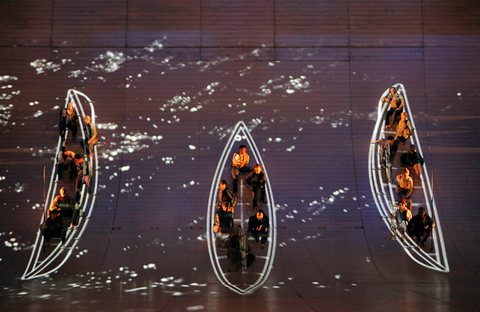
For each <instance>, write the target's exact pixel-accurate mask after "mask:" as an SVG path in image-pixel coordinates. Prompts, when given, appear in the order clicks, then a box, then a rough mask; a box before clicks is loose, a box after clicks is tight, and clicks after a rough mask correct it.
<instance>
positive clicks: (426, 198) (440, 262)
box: [368, 83, 450, 272]
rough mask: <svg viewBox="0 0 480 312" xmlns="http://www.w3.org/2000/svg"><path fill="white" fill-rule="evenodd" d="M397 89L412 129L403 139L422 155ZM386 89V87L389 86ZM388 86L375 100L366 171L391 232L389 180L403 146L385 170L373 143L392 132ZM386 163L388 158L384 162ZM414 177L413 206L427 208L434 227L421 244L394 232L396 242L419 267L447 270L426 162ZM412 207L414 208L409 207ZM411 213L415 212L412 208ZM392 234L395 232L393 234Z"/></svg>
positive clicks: (399, 168)
mask: <svg viewBox="0 0 480 312" xmlns="http://www.w3.org/2000/svg"><path fill="white" fill-rule="evenodd" d="M393 87H395V88H396V89H397V92H399V93H400V94H401V95H403V98H404V100H405V104H404V107H403V110H404V111H405V112H407V114H408V120H409V122H410V125H411V126H412V127H413V129H414V131H413V133H412V134H411V135H410V137H409V138H408V139H407V142H408V143H410V144H414V145H415V146H416V148H417V153H419V154H420V155H421V156H422V157H423V152H422V146H421V143H420V140H419V138H418V134H417V131H416V128H415V123H414V120H413V114H412V112H411V108H410V104H409V102H408V97H407V92H406V90H405V87H404V86H403V85H402V84H400V83H397V84H395V85H393ZM389 89H390V88H389ZM389 89H387V90H386V91H385V92H384V93H383V94H382V96H381V97H380V100H379V102H378V119H377V122H376V124H375V128H374V130H373V134H372V138H371V142H370V143H371V144H370V150H369V155H368V172H369V180H370V188H371V190H372V195H373V198H374V200H375V204H376V206H377V209H378V212H379V213H380V216H381V218H382V220H383V222H384V223H385V225H386V226H387V228H388V229H389V230H390V231H391V232H392V234H393V233H394V232H393V229H392V227H393V225H392V223H393V219H392V218H391V215H392V213H394V211H395V208H396V192H395V189H396V187H397V185H396V184H394V183H392V180H394V179H395V174H394V173H393V172H395V170H396V171H397V174H400V173H401V171H402V170H403V168H404V166H403V165H402V164H401V162H400V161H399V158H400V155H399V154H401V153H402V152H406V151H405V147H406V145H405V146H402V145H399V148H398V151H397V155H396V158H395V160H394V162H393V165H392V168H391V169H390V170H389V168H388V166H387V167H386V168H382V163H381V154H380V148H381V147H380V146H379V145H378V144H375V142H376V141H377V140H379V139H380V140H381V139H385V138H386V137H388V135H393V136H394V135H395V133H394V132H393V131H388V130H386V129H385V114H386V112H387V110H388V109H389V103H387V101H384V100H383V99H384V98H385V97H387V96H388V93H389ZM387 163H388V162H387ZM411 172H412V173H413V170H412V171H411ZM413 180H414V192H413V194H412V202H413V207H420V206H422V207H424V208H425V209H426V211H427V214H428V215H429V216H431V217H432V219H433V220H434V222H435V227H434V228H433V230H432V233H431V235H430V238H429V242H428V243H427V246H426V247H425V248H422V247H420V246H419V245H417V243H416V242H415V241H414V240H413V239H412V238H410V237H409V236H408V235H405V239H404V240H402V239H401V237H398V236H396V240H397V242H398V243H399V244H400V246H401V247H402V248H403V249H404V250H405V252H406V253H407V255H408V256H410V258H412V259H413V260H414V261H415V262H416V263H418V264H420V265H421V266H423V267H426V268H428V269H432V270H436V271H441V272H449V271H450V268H449V265H448V259H447V254H446V250H445V243H444V239H443V233H442V227H441V224H440V218H439V216H438V211H437V206H436V204H435V198H434V194H433V188H432V185H433V182H430V178H429V175H428V171H427V166H426V165H423V166H422V169H421V174H420V176H417V175H416V174H415V176H414V177H413ZM412 210H414V211H415V209H412ZM413 214H415V213H414V212H413ZM394 237H395V236H394Z"/></svg>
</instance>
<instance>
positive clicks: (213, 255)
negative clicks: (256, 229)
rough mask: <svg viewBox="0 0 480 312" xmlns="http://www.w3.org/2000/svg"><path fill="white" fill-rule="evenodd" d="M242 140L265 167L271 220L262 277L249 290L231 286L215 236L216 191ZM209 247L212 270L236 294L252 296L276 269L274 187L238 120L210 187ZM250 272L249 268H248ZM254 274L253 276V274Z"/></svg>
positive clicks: (259, 162) (243, 125)
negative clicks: (233, 150)
mask: <svg viewBox="0 0 480 312" xmlns="http://www.w3.org/2000/svg"><path fill="white" fill-rule="evenodd" d="M239 136H240V138H241V140H246V141H247V144H248V146H249V147H250V149H251V154H252V156H253V158H255V160H256V163H258V164H260V165H262V169H263V171H264V172H265V175H266V177H267V183H266V186H265V196H266V200H267V204H266V205H267V211H266V213H267V215H268V217H269V218H270V236H269V243H268V244H267V245H268V249H267V256H266V257H265V264H264V266H263V269H262V271H261V272H260V273H258V274H259V278H258V279H257V281H256V282H255V283H254V284H252V285H249V286H248V287H247V288H245V289H242V288H240V287H239V286H237V285H234V284H232V283H231V282H230V281H229V280H228V278H227V276H226V274H225V273H224V272H223V270H222V266H221V264H220V261H219V256H218V254H217V248H216V246H215V235H214V233H213V226H212V225H213V223H214V220H215V203H216V199H217V192H218V185H219V183H220V180H222V172H223V170H224V168H225V164H226V162H227V160H229V159H230V153H231V152H232V148H233V145H234V143H235V141H236V139H237V137H239ZM206 220H207V225H206V228H207V233H206V234H207V244H208V253H209V256H210V262H211V263H212V267H213V270H214V272H215V275H216V276H217V278H218V280H219V281H220V282H221V283H222V284H223V285H224V286H225V287H227V288H228V289H230V290H232V291H234V292H236V293H237V294H240V295H248V294H251V293H253V292H254V291H255V290H257V289H258V288H259V287H260V286H262V285H263V284H264V283H265V281H266V280H267V279H268V276H269V275H270V271H271V269H272V266H273V261H274V258H275V249H276V244H277V218H276V214H275V202H274V199H273V193H272V190H271V184H270V182H269V180H268V172H267V168H266V167H265V164H264V163H263V159H262V157H261V154H260V152H259V151H258V148H257V145H256V144H255V141H254V140H253V138H252V136H251V135H250V132H249V130H248V128H247V126H246V125H245V123H244V122H243V121H239V122H238V123H237V124H236V125H235V128H234V129H233V130H232V133H231V135H230V138H229V139H228V141H227V144H226V145H225V148H224V149H223V152H222V155H221V157H220V160H219V162H218V165H217V168H216V170H215V175H214V177H213V180H212V185H211V187H210V197H209V200H208V207H207V218H206ZM242 222H244V220H243V217H242ZM247 273H248V269H247ZM252 274H254V273H252Z"/></svg>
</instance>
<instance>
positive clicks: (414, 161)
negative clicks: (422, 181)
mask: <svg viewBox="0 0 480 312" xmlns="http://www.w3.org/2000/svg"><path fill="white" fill-rule="evenodd" d="M400 161H401V162H402V164H403V165H405V166H409V167H413V170H415V173H416V174H417V176H420V174H421V173H422V166H423V157H422V156H420V154H418V153H417V148H416V147H415V145H413V144H412V145H410V150H409V151H408V152H407V153H405V154H403V155H402V158H401V159H400Z"/></svg>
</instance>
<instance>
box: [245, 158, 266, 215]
mask: <svg viewBox="0 0 480 312" xmlns="http://www.w3.org/2000/svg"><path fill="white" fill-rule="evenodd" d="M266 179H267V177H266V176H265V173H264V172H263V171H262V165H260V164H256V165H255V167H253V171H252V172H250V173H249V174H248V175H247V177H246V178H245V182H247V184H248V185H250V186H251V187H252V198H253V209H255V208H256V207H258V204H257V198H258V196H257V193H258V190H260V199H261V201H262V202H265V181H266Z"/></svg>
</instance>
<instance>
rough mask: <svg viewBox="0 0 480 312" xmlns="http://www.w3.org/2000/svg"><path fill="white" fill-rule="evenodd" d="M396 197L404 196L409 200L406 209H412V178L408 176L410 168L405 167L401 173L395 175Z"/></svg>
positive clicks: (400, 198) (399, 198)
mask: <svg viewBox="0 0 480 312" xmlns="http://www.w3.org/2000/svg"><path fill="white" fill-rule="evenodd" d="M396 180H397V182H398V186H397V189H396V191H397V197H398V200H399V201H400V200H402V197H403V196H405V199H406V200H408V201H409V203H408V209H409V210H410V211H412V199H411V196H412V192H413V179H412V178H411V177H410V170H408V169H407V168H405V169H403V173H402V174H399V175H397V179H396Z"/></svg>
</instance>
